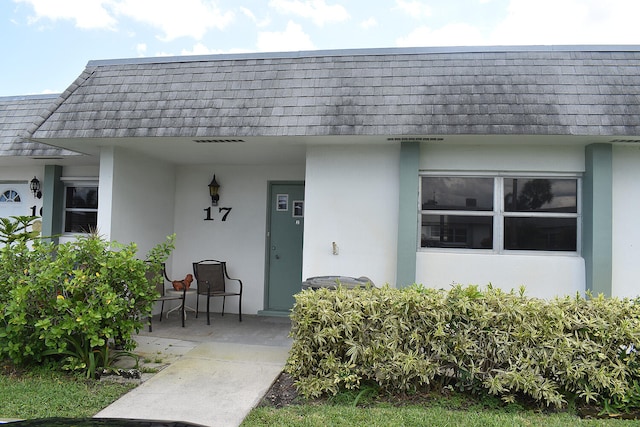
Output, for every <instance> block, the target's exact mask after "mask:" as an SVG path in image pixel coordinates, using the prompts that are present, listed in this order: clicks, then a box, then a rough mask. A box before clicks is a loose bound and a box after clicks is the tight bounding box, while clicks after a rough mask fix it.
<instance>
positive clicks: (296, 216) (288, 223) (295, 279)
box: [265, 183, 304, 312]
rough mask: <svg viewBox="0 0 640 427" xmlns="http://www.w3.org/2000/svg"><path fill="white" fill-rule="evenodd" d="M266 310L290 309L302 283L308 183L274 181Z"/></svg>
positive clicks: (271, 199) (268, 247)
mask: <svg viewBox="0 0 640 427" xmlns="http://www.w3.org/2000/svg"><path fill="white" fill-rule="evenodd" d="M269 200H270V207H269V224H268V226H269V229H268V230H267V236H268V237H267V243H268V245H267V249H268V251H267V258H268V259H267V268H268V277H267V289H266V294H267V297H266V306H267V307H265V308H266V310H269V311H282V312H286V311H288V310H290V309H291V307H293V302H294V299H293V295H294V294H296V293H298V292H300V289H301V286H302V237H303V231H304V184H303V183H271V185H270V197H269Z"/></svg>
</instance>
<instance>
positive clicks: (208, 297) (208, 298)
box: [207, 295, 211, 325]
mask: <svg viewBox="0 0 640 427" xmlns="http://www.w3.org/2000/svg"><path fill="white" fill-rule="evenodd" d="M210 299H211V297H210V296H209V295H207V325H210V324H211V320H210V319H209V300H210Z"/></svg>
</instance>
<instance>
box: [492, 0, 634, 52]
mask: <svg viewBox="0 0 640 427" xmlns="http://www.w3.org/2000/svg"><path fill="white" fill-rule="evenodd" d="M639 14H640V2H637V1H636V0H608V1H607V2H602V1H600V0H563V1H557V0H538V1H536V2H531V1H529V0H511V2H510V3H509V8H508V14H507V17H506V18H505V20H504V21H503V22H501V23H500V24H499V25H498V26H497V27H496V28H495V29H494V30H493V32H492V33H491V36H490V39H491V42H492V43H494V44H608V43H611V44H629V43H639V42H640V32H638V30H637V16H638V15H639Z"/></svg>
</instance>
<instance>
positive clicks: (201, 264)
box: [193, 259, 242, 325]
mask: <svg viewBox="0 0 640 427" xmlns="http://www.w3.org/2000/svg"><path fill="white" fill-rule="evenodd" d="M193 276H194V278H195V279H196V284H197V299H196V317H198V311H199V310H198V306H199V302H200V296H201V295H203V296H206V297H207V325H210V324H211V320H210V315H209V300H210V299H211V298H212V297H222V315H223V316H224V304H225V300H226V298H227V297H229V296H237V297H238V318H239V321H240V322H242V281H241V280H240V279H234V278H231V277H229V274H228V273H227V263H226V262H225V261H218V260H214V259H206V260H202V261H198V262H194V263H193ZM229 281H233V282H237V283H235V284H234V285H232V287H231V288H229V287H228V286H227V282H229Z"/></svg>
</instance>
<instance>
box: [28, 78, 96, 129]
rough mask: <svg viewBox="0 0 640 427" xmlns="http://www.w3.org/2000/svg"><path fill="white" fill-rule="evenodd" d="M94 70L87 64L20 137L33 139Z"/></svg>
mask: <svg viewBox="0 0 640 427" xmlns="http://www.w3.org/2000/svg"><path fill="white" fill-rule="evenodd" d="M94 72H95V68H93V69H91V68H90V67H88V66H87V67H86V68H85V69H84V71H83V72H82V74H80V75H79V76H78V78H76V79H75V80H74V81H73V83H71V85H69V87H68V88H67V89H66V90H65V91H64V92H62V93H61V94H60V95H59V96H58V98H57V99H56V100H55V102H53V103H52V104H51V105H50V106H49V108H47V109H46V110H44V111H43V114H42V115H40V116H39V117H38V119H37V120H35V121H34V122H33V123H31V125H30V126H29V127H28V128H27V129H25V131H24V132H22V134H20V135H19V137H20V138H23V139H27V140H33V134H34V133H35V132H36V131H37V130H38V128H39V127H40V126H42V124H43V123H44V122H45V121H47V119H48V118H49V117H51V115H52V114H53V113H55V111H56V110H57V109H58V107H60V105H62V103H63V102H64V101H66V100H67V98H69V97H70V96H71V95H72V94H73V92H75V91H76V90H77V89H78V88H79V87H80V86H82V84H83V83H84V82H86V81H87V80H88V79H89V77H91V76H92V75H93V73H94Z"/></svg>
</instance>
